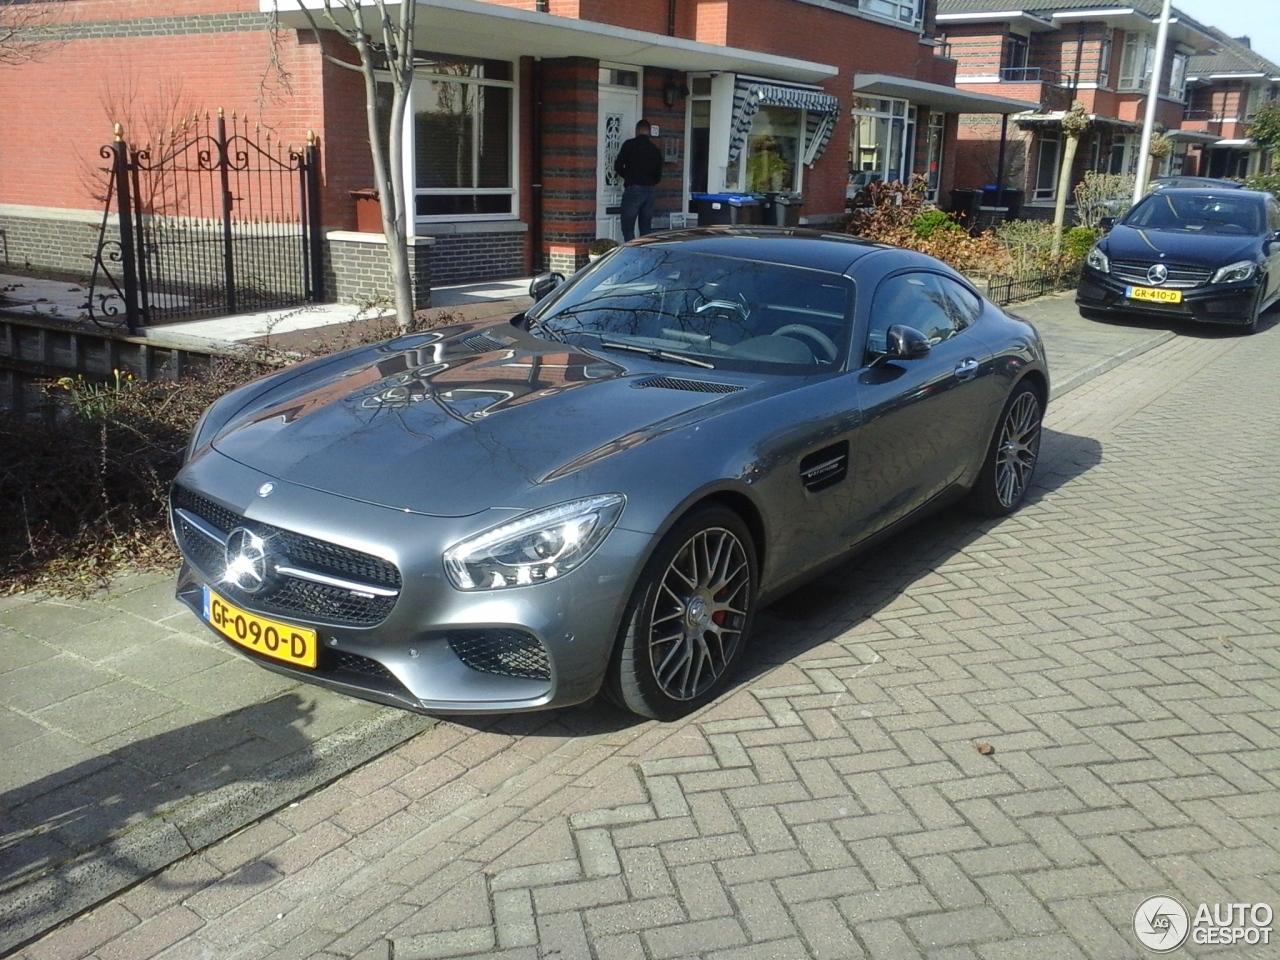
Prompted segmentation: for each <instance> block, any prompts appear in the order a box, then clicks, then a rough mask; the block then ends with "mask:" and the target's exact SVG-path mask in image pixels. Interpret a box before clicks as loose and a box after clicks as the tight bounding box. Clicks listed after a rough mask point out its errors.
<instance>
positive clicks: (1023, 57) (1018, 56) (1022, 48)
mask: <svg viewBox="0 0 1280 960" xmlns="http://www.w3.org/2000/svg"><path fill="white" fill-rule="evenodd" d="M1030 47H1031V45H1030V44H1029V43H1028V42H1027V38H1026V37H1020V36H1018V35H1017V34H1011V35H1009V36H1008V37H1005V41H1004V65H1005V66H1006V67H1014V68H1025V67H1026V65H1027V55H1028V53H1029V52H1030Z"/></svg>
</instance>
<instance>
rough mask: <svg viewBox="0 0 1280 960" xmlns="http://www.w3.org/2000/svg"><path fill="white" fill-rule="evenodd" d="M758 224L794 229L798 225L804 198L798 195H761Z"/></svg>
mask: <svg viewBox="0 0 1280 960" xmlns="http://www.w3.org/2000/svg"><path fill="white" fill-rule="evenodd" d="M761 196H762V197H763V200H762V202H761V204H760V222H761V223H765V224H769V225H770V226H775V227H794V226H797V225H799V223H800V208H801V207H803V206H804V197H802V196H800V194H798V193H765V194H762V195H761Z"/></svg>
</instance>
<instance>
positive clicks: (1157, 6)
mask: <svg viewBox="0 0 1280 960" xmlns="http://www.w3.org/2000/svg"><path fill="white" fill-rule="evenodd" d="M1161 7H1162V4H1161V2H1160V0H938V16H939V17H940V18H947V17H952V16H957V15H958V16H968V15H981V14H990V15H991V16H992V18H1000V19H1007V18H1009V17H1011V16H1017V15H1019V14H1021V15H1024V16H1025V15H1030V16H1033V17H1039V18H1041V19H1045V20H1050V19H1053V18H1059V19H1062V18H1069V19H1070V20H1072V21H1078V20H1080V19H1082V17H1081V16H1080V15H1081V14H1084V15H1087V14H1089V13H1090V12H1091V11H1096V12H1097V13H1098V15H1099V16H1101V15H1102V14H1107V15H1109V16H1110V17H1116V16H1120V15H1124V14H1130V13H1132V14H1137V15H1138V16H1141V17H1143V18H1145V19H1147V20H1152V21H1154V20H1159V19H1160V13H1161ZM1171 17H1172V19H1173V20H1175V21H1176V22H1177V23H1178V24H1179V25H1181V26H1182V27H1184V28H1185V29H1187V30H1189V31H1191V32H1193V33H1198V34H1201V35H1203V36H1204V37H1206V38H1207V37H1208V36H1209V30H1210V29H1211V28H1209V27H1206V26H1204V24H1202V23H1200V22H1199V21H1197V20H1193V19H1192V18H1191V17H1188V16H1187V15H1186V14H1185V13H1183V12H1182V11H1181V10H1178V9H1177V8H1176V7H1175V8H1173V10H1172V12H1171Z"/></svg>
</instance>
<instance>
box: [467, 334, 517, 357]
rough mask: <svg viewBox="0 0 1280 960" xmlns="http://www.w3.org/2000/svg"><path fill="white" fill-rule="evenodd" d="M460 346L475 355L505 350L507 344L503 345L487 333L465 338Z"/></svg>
mask: <svg viewBox="0 0 1280 960" xmlns="http://www.w3.org/2000/svg"><path fill="white" fill-rule="evenodd" d="M462 345H463V346H464V347H467V348H468V349H470V350H474V351H475V352H476V353H489V352H491V351H493V350H506V349H507V347H508V346H509V344H505V343H503V342H502V341H501V340H495V339H494V338H493V337H491V336H489V335H488V334H487V333H477V334H475V335H474V336H471V337H467V338H466V339H465V340H463V341H462Z"/></svg>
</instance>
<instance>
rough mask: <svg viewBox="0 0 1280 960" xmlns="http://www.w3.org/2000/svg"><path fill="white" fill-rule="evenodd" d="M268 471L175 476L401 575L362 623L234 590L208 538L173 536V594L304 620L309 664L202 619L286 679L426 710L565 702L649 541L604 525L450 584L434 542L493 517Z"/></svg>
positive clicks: (586, 676)
mask: <svg viewBox="0 0 1280 960" xmlns="http://www.w3.org/2000/svg"><path fill="white" fill-rule="evenodd" d="M268 479H271V478H268V477H266V476H265V475H262V474H260V473H258V472H256V471H253V470H250V469H249V468H247V467H244V466H242V465H240V464H238V463H235V462H234V461H230V460H228V459H226V458H225V457H221V456H219V455H218V454H216V453H212V454H209V455H206V456H203V457H201V458H200V459H199V460H198V461H197V462H196V463H195V464H192V465H188V467H187V468H186V469H184V471H183V473H182V475H180V476H179V480H178V483H179V484H181V486H182V489H184V490H186V491H193V492H194V493H196V494H197V495H198V496H199V497H200V498H203V500H205V501H211V502H215V503H216V505H217V506H218V507H220V508H222V509H224V510H225V511H226V513H225V514H222V515H220V516H219V521H220V522H221V523H222V525H223V526H226V525H228V523H229V522H231V523H239V522H241V521H243V524H244V525H245V526H249V527H252V528H254V529H255V530H258V531H267V532H268V534H269V531H272V530H279V531H286V532H287V533H288V535H289V536H290V537H294V538H295V539H296V538H298V537H301V538H314V540H316V541H320V542H322V543H323V544H334V545H337V546H338V547H340V548H341V549H343V550H346V551H349V552H359V553H363V554H367V555H368V556H371V557H376V558H380V559H381V560H383V561H387V562H390V563H391V564H394V565H395V567H396V568H397V569H398V570H399V572H400V579H401V588H400V590H399V595H398V596H397V597H396V598H395V599H394V601H393V603H392V604H391V605H390V608H389V611H380V612H379V617H380V619H378V622H376V623H372V624H369V623H357V622H353V621H352V619H350V618H349V619H347V620H346V621H345V622H344V619H343V618H344V616H345V610H343V609H341V608H339V607H336V606H329V607H328V608H327V609H328V610H333V611H336V612H335V613H334V614H333V615H328V614H322V615H319V616H311V615H309V614H308V613H299V612H298V611H297V610H296V609H295V610H292V611H282V609H281V608H280V606H279V605H278V603H276V602H274V600H273V595H272V591H270V590H268V591H264V592H262V593H260V594H258V595H246V594H244V593H242V592H240V591H237V590H236V588H235V587H234V586H232V585H229V584H227V583H226V582H224V581H223V579H222V574H223V570H222V569H218V568H219V567H220V566H221V563H220V562H219V560H218V557H217V554H216V551H203V552H202V551H201V550H200V549H195V550H193V549H189V548H188V546H187V545H184V550H183V555H184V559H185V560H186V562H185V563H184V564H183V568H182V570H181V572H180V573H179V576H178V584H177V596H178V598H179V599H180V600H182V601H183V602H184V603H186V604H187V606H188V607H189V608H190V609H191V610H192V612H193V613H195V614H196V616H197V617H201V619H202V620H203V616H202V611H203V608H204V588H205V586H206V585H208V586H210V587H211V589H213V590H214V591H215V592H216V593H218V594H219V595H221V596H223V597H224V598H226V599H228V600H230V601H231V602H232V603H234V604H236V605H237V606H239V607H241V608H242V609H244V610H246V611H248V612H249V613H252V614H255V615H258V616H261V617H264V618H267V619H269V620H272V621H276V622H279V623H284V624H290V625H294V626H300V627H306V628H309V629H312V630H315V631H316V633H317V647H318V662H317V665H316V667H315V669H308V668H306V667H300V666H295V665H292V664H289V663H286V662H283V661H280V660H276V659H273V658H270V657H267V656H264V655H261V654H257V653H254V652H251V651H249V650H246V649H245V648H243V647H241V646H240V645H238V644H235V643H232V642H231V641H230V640H227V639H226V638H224V637H222V634H220V633H217V631H215V634H216V635H217V636H218V637H220V638H221V639H223V641H224V642H226V643H227V644H228V645H229V646H230V647H231V648H232V649H234V650H235V651H236V652H237V653H239V654H241V655H243V656H245V657H247V658H249V659H252V660H254V661H255V662H257V663H259V664H260V665H262V666H263V667H266V668H267V669H270V670H272V671H274V672H277V673H281V674H284V675H287V676H290V677H292V678H295V679H297V680H301V681H305V682H307V683H313V684H316V685H319V686H323V687H327V688H329V689H332V690H336V691H339V692H341V693H345V694H348V695H352V696H356V697H361V698H363V699H367V700H372V701H375V702H378V703H384V704H388V705H392V706H397V707H402V708H406V709H410V710H416V711H421V712H426V713H500V712H514V711H525V710H537V709H544V708H548V707H558V706H568V705H570V704H574V703H579V702H582V701H584V700H587V699H590V698H591V697H592V696H594V695H595V694H596V693H597V691H598V690H599V687H600V684H601V682H602V680H603V677H604V672H605V669H606V668H607V666H608V662H609V657H610V655H611V653H612V651H613V647H614V642H615V639H616V636H617V631H618V625H619V622H620V621H621V618H622V613H623V609H624V607H625V604H626V601H627V598H628V596H629V595H630V591H631V589H632V586H633V583H634V578H635V577H636V575H637V574H638V570H639V565H640V564H641V563H642V562H643V558H644V557H645V556H646V555H647V552H648V550H649V546H650V543H651V538H650V537H648V536H647V535H644V534H640V533H635V532H633V531H629V530H626V529H623V528H621V527H615V528H614V529H613V530H612V531H611V532H610V534H609V536H608V537H607V538H606V539H605V541H604V543H603V544H601V546H600V547H599V548H598V549H597V551H596V552H595V553H594V554H593V555H592V556H591V558H590V559H589V560H588V561H587V562H586V563H584V564H583V565H582V566H581V567H579V568H578V569H576V570H574V571H572V572H571V573H569V574H567V575H566V576H564V577H563V578H561V579H558V580H553V581H546V582H543V583H539V584H536V585H531V586H527V587H512V588H507V589H501V590H478V591H461V590H458V589H457V588H455V587H454V586H453V585H452V583H451V582H450V581H449V580H448V578H447V576H446V575H445V572H444V567H443V563H442V561H441V554H442V552H443V550H444V548H445V547H446V546H447V545H448V544H450V543H453V542H456V541H457V540H459V539H461V538H462V537H464V536H467V535H468V534H470V533H473V532H475V530H476V529H477V524H479V526H481V527H483V526H488V525H489V524H491V523H492V522H493V517H488V516H486V517H485V518H476V517H470V518H440V517H428V516H422V515H417V514H406V513H403V512H400V511H395V510H391V509H388V508H385V507H379V506H376V505H372V504H366V503H359V502H356V501H351V500H343V499H340V498H336V497H333V496H330V495H327V494H323V493H320V492H318V491H315V490H310V489H307V488H304V487H297V486H293V485H291V484H287V483H283V482H281V481H279V480H275V481H274V483H275V489H274V491H273V492H272V493H271V495H270V496H269V497H267V498H265V499H263V498H260V497H258V496H256V495H255V493H254V491H256V490H258V488H259V487H261V485H262V484H263V483H264V482H265V481H266V480H268ZM214 491H218V492H219V493H220V494H222V495H221V496H218V495H215V493H214ZM228 491H242V492H243V499H241V500H240V501H239V502H236V500H235V499H234V498H233V499H232V501H231V502H228V499H227V497H226V494H227V492H228ZM228 518H230V519H228ZM179 526H181V524H180V523H178V524H175V527H179ZM178 533H179V541H180V543H183V542H184V538H185V539H186V541H190V540H191V533H190V531H189V530H179V531H178ZM268 541H270V536H269V535H268ZM317 609H324V605H321V606H320V607H318V608H317ZM213 629H214V628H213V627H210V630H213Z"/></svg>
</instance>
